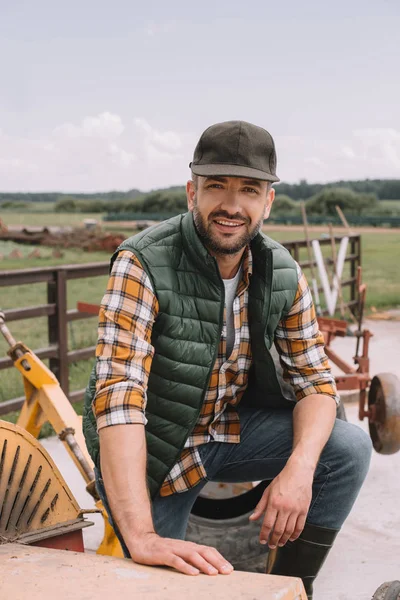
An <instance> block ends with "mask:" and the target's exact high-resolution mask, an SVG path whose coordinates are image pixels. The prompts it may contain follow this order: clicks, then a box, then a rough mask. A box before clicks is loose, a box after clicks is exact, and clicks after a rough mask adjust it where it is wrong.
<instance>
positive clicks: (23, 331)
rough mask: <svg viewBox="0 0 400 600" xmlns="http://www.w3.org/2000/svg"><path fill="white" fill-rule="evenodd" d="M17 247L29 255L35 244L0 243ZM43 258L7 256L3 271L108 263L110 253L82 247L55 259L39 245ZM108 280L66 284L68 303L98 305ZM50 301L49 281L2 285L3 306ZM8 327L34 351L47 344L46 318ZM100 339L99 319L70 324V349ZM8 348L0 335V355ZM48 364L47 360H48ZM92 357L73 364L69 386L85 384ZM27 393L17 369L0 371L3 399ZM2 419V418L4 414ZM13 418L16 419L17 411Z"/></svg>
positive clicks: (2, 247)
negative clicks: (9, 285) (10, 257)
mask: <svg viewBox="0 0 400 600" xmlns="http://www.w3.org/2000/svg"><path fill="white" fill-rule="evenodd" d="M14 247H18V248H19V249H20V251H21V252H22V253H23V254H24V256H26V255H27V254H28V253H29V252H30V251H31V250H32V248H33V247H29V246H22V245H17V244H14V243H12V242H0V252H1V253H2V254H3V255H6V254H7V253H5V251H8V250H11V249H12V248H14ZM40 251H41V252H42V254H43V258H35V259H24V260H21V259H13V260H12V259H8V258H5V259H3V260H2V261H1V263H0V265H1V269H2V270H11V269H20V268H35V267H45V266H57V265H61V264H78V263H79V264H82V263H88V262H107V261H108V259H109V254H108V253H106V252H90V253H89V252H86V253H84V252H82V251H80V250H70V249H68V250H64V256H63V257H62V258H59V259H55V258H52V256H51V252H52V251H51V249H50V248H43V247H40ZM106 283H107V276H101V277H90V278H85V279H75V280H72V281H69V282H68V283H67V306H68V308H76V304H77V302H78V301H79V300H80V301H82V302H91V303H95V304H99V303H100V301H101V298H102V295H103V293H104V290H105V287H106ZM46 302H47V291H46V284H44V283H37V284H29V285H19V286H12V287H4V288H0V308H1V309H9V308H22V307H26V306H31V305H37V304H45V303H46ZM9 328H10V330H11V332H12V334H13V336H14V338H16V339H17V340H20V341H22V342H23V343H24V344H26V345H27V346H28V347H29V348H31V349H32V350H34V349H38V348H42V347H44V346H46V345H47V344H48V326H47V318H46V317H41V318H36V319H26V320H22V321H13V322H11V323H10V324H9ZM96 338H97V319H96V318H91V319H85V320H82V321H75V322H72V323H69V324H68V349H69V350H76V349H79V348H84V347H86V346H92V345H94V344H95V343H96ZM7 350H8V346H7V343H6V341H5V340H4V338H3V337H2V336H0V356H5V355H6V353H7ZM45 363H47V361H45ZM92 365H93V359H91V360H87V361H80V362H77V363H74V364H72V365H71V366H70V377H69V379H70V389H71V391H73V390H79V389H82V388H84V387H85V385H86V383H87V380H88V377H89V374H90V371H91V368H92ZM23 393H24V390H23V383H22V377H21V375H20V374H19V372H18V371H17V370H16V369H7V370H5V371H0V402H1V401H4V400H8V399H10V398H15V397H18V396H22V395H23ZM2 418H3V417H2ZM10 418H11V419H13V420H15V414H11V415H10Z"/></svg>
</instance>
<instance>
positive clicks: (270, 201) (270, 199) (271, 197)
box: [264, 188, 275, 220]
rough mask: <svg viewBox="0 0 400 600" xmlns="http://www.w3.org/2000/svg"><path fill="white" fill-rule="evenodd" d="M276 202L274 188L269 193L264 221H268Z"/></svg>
mask: <svg viewBox="0 0 400 600" xmlns="http://www.w3.org/2000/svg"><path fill="white" fill-rule="evenodd" d="M274 200H275V190H274V188H271V189H270V190H268V192H267V204H266V205H265V211H264V220H265V219H268V217H269V214H270V212H271V208H272V204H273V202H274Z"/></svg>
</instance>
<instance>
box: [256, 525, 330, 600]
mask: <svg viewBox="0 0 400 600" xmlns="http://www.w3.org/2000/svg"><path fill="white" fill-rule="evenodd" d="M337 534H338V531H337V530H336V529H328V528H327V527H317V526H316V525H310V524H307V523H306V525H305V527H304V529H303V531H302V533H301V535H300V537H299V538H297V540H295V541H294V542H287V543H286V544H285V545H284V546H282V548H276V549H275V550H270V552H269V554H268V561H267V573H268V575H286V576H288V577H300V578H301V579H302V581H303V584H304V588H305V590H306V592H307V598H308V599H309V600H312V597H313V583H314V579H315V578H316V576H317V575H318V573H319V570H320V568H321V567H322V565H323V564H324V562H325V559H326V557H327V556H328V553H329V550H330V549H331V548H332V545H333V542H334V540H335V537H336V536H337Z"/></svg>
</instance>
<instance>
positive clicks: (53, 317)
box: [0, 235, 361, 415]
mask: <svg viewBox="0 0 400 600" xmlns="http://www.w3.org/2000/svg"><path fill="white" fill-rule="evenodd" d="M341 239H342V236H336V237H335V241H336V242H339V243H340V240H341ZM319 242H320V244H321V246H330V245H331V240H330V238H326V239H320V240H319ZM284 246H285V247H286V248H287V249H288V250H289V251H290V253H291V254H292V256H293V258H294V259H295V260H297V262H299V264H300V266H301V267H302V268H303V269H307V268H309V267H310V262H309V261H308V260H302V256H301V254H302V255H304V249H305V248H306V247H307V244H306V241H305V240H298V241H293V242H285V243H284ZM348 248H349V250H348V253H347V256H346V262H349V263H350V277H349V278H348V279H346V280H343V281H342V287H343V288H347V287H348V288H349V298H350V299H349V301H348V302H346V304H345V305H346V306H348V307H349V308H350V310H352V311H353V312H356V308H357V289H356V287H357V286H356V284H357V267H358V266H359V265H360V264H361V239H360V236H359V235H352V236H350V241H349V247H348ZM326 260H327V262H328V263H332V260H331V259H326ZM313 264H314V265H315V263H313ZM108 265H109V263H108V262H101V263H88V264H84V265H62V266H59V267H47V268H37V269H22V270H15V271H0V287H5V286H16V285H23V284H30V283H32V284H33V283H35V284H36V283H44V284H46V285H47V303H46V304H41V305H37V306H28V307H24V308H15V309H8V310H5V311H4V313H5V317H6V323H10V322H12V321H18V320H21V319H35V318H37V317H47V319H48V344H47V346H46V347H43V348H35V349H32V350H33V352H35V354H36V355H37V356H38V357H39V358H41V359H46V358H47V359H49V362H50V369H51V371H52V372H53V373H54V374H55V375H56V377H57V378H58V380H59V382H60V385H61V387H62V389H63V391H64V392H65V394H66V395H67V396H68V398H69V399H70V401H71V402H77V401H80V400H82V399H83V394H84V389H82V390H78V391H74V392H71V393H70V391H69V365H70V364H71V363H72V362H77V361H79V360H86V359H88V358H91V357H92V356H94V352H95V346H87V347H85V348H80V349H79V350H72V351H69V350H68V323H70V322H71V321H77V320H80V319H87V318H90V315H88V314H87V313H82V312H79V311H78V310H77V309H70V310H68V309H67V285H68V281H71V280H73V279H81V278H87V277H98V276H101V275H102V276H104V275H106V274H107V273H108ZM320 292H322V288H320ZM0 308H1V306H0ZM21 341H22V342H23V340H21ZM12 367H13V363H12V360H11V359H10V358H8V357H0V371H1V370H4V369H9V368H12ZM23 402H24V397H20V398H13V399H11V400H6V401H3V402H1V403H0V415H4V414H7V413H8V412H11V411H14V410H18V409H19V408H21V406H22V404H23Z"/></svg>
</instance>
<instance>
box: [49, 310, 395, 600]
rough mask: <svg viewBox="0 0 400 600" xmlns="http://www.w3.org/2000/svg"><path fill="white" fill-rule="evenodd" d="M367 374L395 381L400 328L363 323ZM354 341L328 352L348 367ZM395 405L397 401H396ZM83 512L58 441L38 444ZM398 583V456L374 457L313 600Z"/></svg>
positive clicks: (350, 596)
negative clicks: (369, 334)
mask: <svg viewBox="0 0 400 600" xmlns="http://www.w3.org/2000/svg"><path fill="white" fill-rule="evenodd" d="M365 326H366V327H368V328H369V329H370V330H371V331H372V332H373V333H374V337H373V338H372V340H371V342H370V357H371V374H372V375H375V374H378V373H381V372H392V373H395V374H396V375H397V376H398V377H400V323H399V322H388V321H369V322H368V321H367V322H366V323H365ZM355 344H356V341H355V338H337V339H336V340H335V342H334V345H333V348H334V349H335V350H336V351H337V352H338V353H340V355H341V356H342V357H343V358H344V359H346V360H348V361H350V362H351V360H352V356H353V354H354V352H355ZM399 401H400V399H399ZM357 410H358V407H357V405H356V404H353V403H352V404H346V411H347V415H348V419H349V421H351V422H353V423H358V424H359V425H360V427H363V428H364V429H366V430H367V429H368V425H367V423H366V422H363V423H360V422H359V421H358V416H357ZM43 444H44V446H45V447H46V448H47V449H48V450H49V452H50V454H51V455H52V457H53V459H54V460H55V462H56V464H57V466H58V467H59V469H60V471H61V473H62V474H63V475H64V477H65V479H66V481H67V483H68V484H69V485H70V487H71V489H72V491H73V493H74V494H75V496H76V499H77V500H78V502H79V504H80V505H81V507H82V508H92V507H93V501H92V498H91V497H90V496H89V495H88V494H87V493H86V491H85V489H84V485H83V484H82V479H81V476H80V474H79V473H78V471H77V469H76V467H75V466H74V464H73V463H72V461H71V459H70V458H69V457H68V455H67V452H66V450H64V448H63V446H62V444H61V442H58V440H57V439H55V438H50V439H47V440H44V441H43ZM89 518H90V520H94V521H95V522H96V525H95V527H90V528H87V529H86V530H84V538H85V545H86V547H87V548H89V549H93V550H94V549H96V548H97V546H98V545H99V543H100V540H101V538H102V519H101V517H100V516H96V515H94V516H93V515H89ZM395 579H399V580H400V452H399V453H397V454H394V455H391V456H382V455H378V454H377V453H375V452H374V454H373V457H372V462H371V468H370V471H369V474H368V477H367V480H366V482H365V484H364V487H363V489H362V490H361V493H360V495H359V497H358V499H357V502H356V504H355V506H354V508H353V511H352V513H351V514H350V516H349V518H348V520H347V521H346V523H345V526H344V527H343V529H342V532H341V533H340V535H339V536H338V538H337V540H336V543H335V546H334V548H333V549H332V551H331V553H330V555H329V557H328V559H327V561H326V563H325V565H324V568H323V570H322V571H321V574H320V576H319V578H318V580H317V582H316V584H315V600H368V599H371V598H372V595H373V593H374V592H375V591H376V589H377V588H378V587H379V585H381V584H382V583H383V582H384V581H391V580H395Z"/></svg>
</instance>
